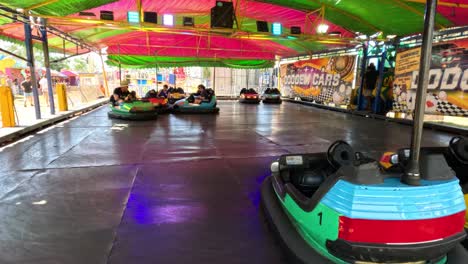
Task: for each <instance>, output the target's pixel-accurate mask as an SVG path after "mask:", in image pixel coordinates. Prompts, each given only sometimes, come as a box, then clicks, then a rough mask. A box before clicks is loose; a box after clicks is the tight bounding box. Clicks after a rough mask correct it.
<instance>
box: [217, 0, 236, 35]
mask: <svg viewBox="0 0 468 264" xmlns="http://www.w3.org/2000/svg"><path fill="white" fill-rule="evenodd" d="M233 25H234V6H233V4H232V2H224V1H216V6H214V7H213V8H211V27H212V28H232V26H233Z"/></svg>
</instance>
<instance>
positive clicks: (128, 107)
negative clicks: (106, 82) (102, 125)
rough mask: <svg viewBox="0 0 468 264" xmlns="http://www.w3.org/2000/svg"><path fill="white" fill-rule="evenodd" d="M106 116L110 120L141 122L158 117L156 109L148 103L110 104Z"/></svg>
mask: <svg viewBox="0 0 468 264" xmlns="http://www.w3.org/2000/svg"><path fill="white" fill-rule="evenodd" d="M109 108H110V111H109V112H108V113H107V115H108V116H109V117H110V118H115V119H122V120H132V121H143V120H153V119H156V118H157V116H158V109H157V108H156V107H155V106H154V105H153V104H152V103H151V102H149V101H132V102H124V103H121V104H119V105H113V104H110V106H109Z"/></svg>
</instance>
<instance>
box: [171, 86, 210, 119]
mask: <svg viewBox="0 0 468 264" xmlns="http://www.w3.org/2000/svg"><path fill="white" fill-rule="evenodd" d="M207 93H208V94H209V95H210V96H209V98H207V100H206V101H202V102H201V103H200V104H195V103H193V102H194V99H193V96H190V97H189V98H186V99H182V100H179V101H177V102H176V103H175V104H174V105H172V113H174V114H217V113H219V108H218V107H217V101H216V96H215V95H214V92H213V90H211V89H207Z"/></svg>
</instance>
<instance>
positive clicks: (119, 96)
mask: <svg viewBox="0 0 468 264" xmlns="http://www.w3.org/2000/svg"><path fill="white" fill-rule="evenodd" d="M129 95H130V91H129V90H128V81H127V80H124V81H122V82H121V83H120V87H117V88H115V89H114V93H113V94H112V96H111V97H110V102H111V103H112V105H114V106H117V105H119V104H120V103H122V102H123V101H125V99H126V98H127V97H128V96H129Z"/></svg>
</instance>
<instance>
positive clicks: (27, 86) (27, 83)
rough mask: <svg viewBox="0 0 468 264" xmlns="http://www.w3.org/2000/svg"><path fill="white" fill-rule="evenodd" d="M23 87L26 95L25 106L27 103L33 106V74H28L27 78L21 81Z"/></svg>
mask: <svg viewBox="0 0 468 264" xmlns="http://www.w3.org/2000/svg"><path fill="white" fill-rule="evenodd" d="M21 89H22V90H23V95H24V107H26V106H27V103H28V102H29V104H30V105H31V106H33V100H32V99H33V94H32V83H31V76H27V77H26V80H24V81H23V82H22V83H21Z"/></svg>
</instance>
